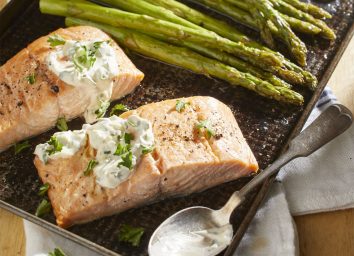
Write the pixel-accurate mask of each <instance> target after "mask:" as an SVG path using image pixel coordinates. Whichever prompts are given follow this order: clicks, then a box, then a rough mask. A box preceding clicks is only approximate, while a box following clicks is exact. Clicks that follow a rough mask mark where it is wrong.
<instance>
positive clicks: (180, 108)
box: [176, 100, 190, 113]
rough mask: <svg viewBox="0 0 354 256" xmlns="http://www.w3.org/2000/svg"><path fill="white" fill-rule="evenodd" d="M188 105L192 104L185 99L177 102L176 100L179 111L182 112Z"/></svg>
mask: <svg viewBox="0 0 354 256" xmlns="http://www.w3.org/2000/svg"><path fill="white" fill-rule="evenodd" d="M188 105H190V103H189V102H184V101H183V100H177V102H176V110H177V112H179V113H181V112H182V111H183V110H184V109H185V108H186V106H188Z"/></svg>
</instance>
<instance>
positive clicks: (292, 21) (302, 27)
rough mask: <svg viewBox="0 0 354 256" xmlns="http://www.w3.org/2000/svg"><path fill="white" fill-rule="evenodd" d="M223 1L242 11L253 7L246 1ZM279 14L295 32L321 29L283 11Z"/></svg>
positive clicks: (315, 31)
mask: <svg viewBox="0 0 354 256" xmlns="http://www.w3.org/2000/svg"><path fill="white" fill-rule="evenodd" d="M225 1H227V2H228V3H230V4H233V5H235V6H237V7H239V8H240V9H242V10H244V11H250V9H251V8H252V7H253V5H250V4H249V3H248V2H245V1H243V0H225ZM279 14H280V15H281V16H282V18H283V19H284V20H285V21H286V22H287V23H289V25H290V27H291V28H292V29H293V30H295V31H297V32H300V33H305V34H311V35H317V34H319V33H320V32H321V31H322V30H321V29H320V28H319V27H317V26H315V25H313V24H312V23H309V22H306V21H303V20H299V19H297V18H294V17H290V16H287V15H285V14H283V13H279ZM273 32H274V31H273Z"/></svg>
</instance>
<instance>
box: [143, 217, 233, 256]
mask: <svg viewBox="0 0 354 256" xmlns="http://www.w3.org/2000/svg"><path fill="white" fill-rule="evenodd" d="M232 235H233V230H232V226H231V225H230V224H227V225H225V226H222V227H220V228H211V229H208V230H201V231H194V232H189V233H179V232H176V231H175V230H172V231H171V232H170V234H164V236H163V237H161V238H157V241H156V242H155V243H154V244H153V245H152V247H151V251H149V252H150V256H166V255H169V256H201V255H203V256H214V255H217V254H218V253H220V252H222V251H223V250H224V249H225V248H226V247H227V246H228V245H229V244H230V242H231V239H232Z"/></svg>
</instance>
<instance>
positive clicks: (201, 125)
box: [195, 119, 215, 139]
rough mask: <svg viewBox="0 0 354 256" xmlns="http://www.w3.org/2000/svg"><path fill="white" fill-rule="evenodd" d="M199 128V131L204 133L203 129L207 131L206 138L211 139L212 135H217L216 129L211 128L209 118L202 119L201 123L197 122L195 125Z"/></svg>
mask: <svg viewBox="0 0 354 256" xmlns="http://www.w3.org/2000/svg"><path fill="white" fill-rule="evenodd" d="M195 127H196V128H197V130H198V132H199V133H202V132H203V131H204V132H206V136H205V137H206V138H207V139H210V138H211V137H212V136H215V132H214V130H213V129H212V128H211V125H210V122H209V120H208V119H206V120H203V121H200V122H199V123H197V124H196V126H195Z"/></svg>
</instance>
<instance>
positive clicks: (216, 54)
mask: <svg viewBox="0 0 354 256" xmlns="http://www.w3.org/2000/svg"><path fill="white" fill-rule="evenodd" d="M151 36H153V37H154V38H157V39H159V40H161V41H167V42H169V43H173V44H175V45H178V46H183V47H187V48H189V49H192V50H193V51H195V52H198V53H200V54H201V55H204V56H206V57H209V58H213V59H216V60H218V61H220V62H223V63H225V64H227V65H230V66H232V67H234V68H236V69H237V70H239V71H241V72H244V73H250V74H252V75H254V76H256V77H258V78H260V79H262V80H266V81H268V82H269V83H271V84H272V85H274V86H279V87H286V88H289V89H291V87H292V86H291V85H290V84H288V83H287V82H285V81H283V80H281V79H280V78H278V77H277V76H275V75H273V74H272V73H270V72H267V71H264V70H262V69H259V68H257V67H255V66H253V65H251V64H250V63H247V62H245V61H243V60H241V59H239V58H237V57H235V56H233V55H231V54H228V53H225V52H222V51H219V50H215V49H210V48H207V47H204V46H202V45H200V44H196V43H190V42H185V41H183V40H173V39H171V38H166V37H163V36H161V35H151Z"/></svg>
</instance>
